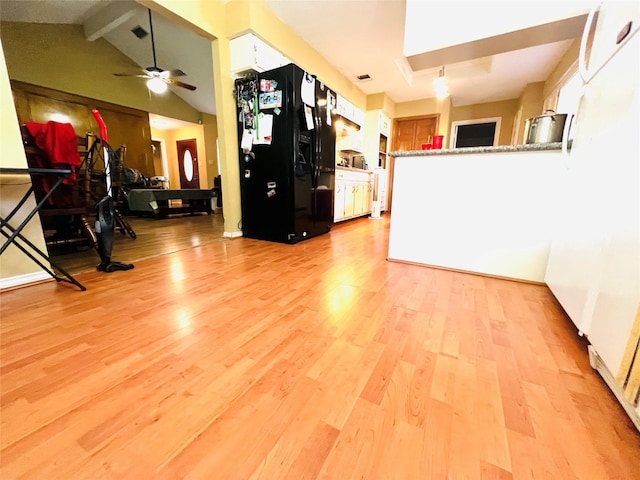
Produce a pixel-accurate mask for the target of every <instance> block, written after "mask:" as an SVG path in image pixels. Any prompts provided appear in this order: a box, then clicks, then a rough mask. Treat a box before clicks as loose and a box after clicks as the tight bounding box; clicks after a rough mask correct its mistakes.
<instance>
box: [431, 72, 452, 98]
mask: <svg viewBox="0 0 640 480" xmlns="http://www.w3.org/2000/svg"><path fill="white" fill-rule="evenodd" d="M433 89H434V90H435V92H436V97H437V98H438V100H442V99H443V98H446V97H447V95H449V82H448V81H447V78H446V77H438V78H436V79H435V80H434V81H433Z"/></svg>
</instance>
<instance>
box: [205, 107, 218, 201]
mask: <svg viewBox="0 0 640 480" xmlns="http://www.w3.org/2000/svg"><path fill="white" fill-rule="evenodd" d="M202 128H203V129H204V149H205V154H206V165H207V178H208V179H209V185H207V186H203V187H202V188H213V179H214V177H216V176H217V175H218V174H219V173H220V172H218V151H217V150H218V149H217V139H218V117H217V116H215V115H208V114H206V113H203V114H202Z"/></svg>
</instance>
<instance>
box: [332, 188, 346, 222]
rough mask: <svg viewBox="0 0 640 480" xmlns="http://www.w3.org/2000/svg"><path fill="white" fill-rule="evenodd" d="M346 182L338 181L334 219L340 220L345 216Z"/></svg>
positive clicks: (335, 220)
mask: <svg viewBox="0 0 640 480" xmlns="http://www.w3.org/2000/svg"><path fill="white" fill-rule="evenodd" d="M346 188H347V186H346V184H345V182H343V181H337V182H336V197H335V201H334V205H333V208H334V211H333V221H334V222H338V221H340V220H342V219H343V218H344V201H345V191H346Z"/></svg>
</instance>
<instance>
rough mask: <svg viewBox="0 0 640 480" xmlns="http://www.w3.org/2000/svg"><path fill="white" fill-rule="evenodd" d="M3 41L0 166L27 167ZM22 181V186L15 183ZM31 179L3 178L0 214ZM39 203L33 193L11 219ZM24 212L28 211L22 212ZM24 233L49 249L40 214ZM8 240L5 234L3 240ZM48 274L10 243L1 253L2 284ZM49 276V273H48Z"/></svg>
mask: <svg viewBox="0 0 640 480" xmlns="http://www.w3.org/2000/svg"><path fill="white" fill-rule="evenodd" d="M2 46H3V45H2V41H1V40H0V166H2V167H5V168H6V167H13V168H26V167H27V158H26V156H25V153H24V149H23V147H22V137H21V136H20V127H19V125H18V117H17V115H16V110H15V107H14V106H13V97H12V95H11V86H10V84H9V75H8V73H7V68H6V64H5V61H4V53H3V50H2ZM15 183H18V185H15ZM30 183H31V180H30V179H29V177H25V176H20V177H6V176H4V175H3V176H2V178H1V179H0V198H1V199H2V201H0V215H2V217H3V218H5V217H6V216H7V215H8V214H9V213H10V212H11V209H12V208H13V206H14V205H16V204H17V203H18V202H19V201H20V199H21V198H22V195H23V194H24V193H25V192H26V190H27V189H28V187H29V185H30ZM34 206H35V201H34V197H33V195H31V198H30V199H29V201H28V202H27V204H26V205H25V206H24V207H23V209H22V210H20V213H19V214H18V215H16V216H15V217H14V220H12V221H11V225H14V226H18V225H19V224H20V223H21V222H22V220H23V219H24V218H25V217H26V213H28V212H29V211H31V209H32V208H33V207H34ZM22 212H24V213H22ZM22 233H23V235H24V236H25V237H27V238H28V239H30V240H31V242H33V243H34V244H35V245H36V246H37V247H38V248H39V249H40V250H42V251H44V252H46V251H47V250H46V246H45V242H44V236H43V234H42V227H41V226H40V220H39V218H38V216H37V215H36V216H35V217H33V219H32V220H31V222H29V224H28V225H27V226H26V227H25V229H24V230H23V232H22ZM2 243H4V237H3V240H2ZM40 273H44V272H43V271H42V270H41V269H40V267H38V266H37V265H36V264H35V263H34V262H33V261H32V260H31V259H29V258H28V257H27V256H26V255H24V254H23V253H22V252H21V251H19V250H18V249H17V248H16V247H14V246H13V245H12V246H10V247H9V248H8V249H7V250H6V251H5V252H4V253H3V254H2V256H0V286H8V285H7V284H6V282H4V281H3V280H5V279H10V278H12V277H20V276H27V277H29V276H33V275H39V274H40ZM44 275H45V276H46V275H47V274H46V273H44Z"/></svg>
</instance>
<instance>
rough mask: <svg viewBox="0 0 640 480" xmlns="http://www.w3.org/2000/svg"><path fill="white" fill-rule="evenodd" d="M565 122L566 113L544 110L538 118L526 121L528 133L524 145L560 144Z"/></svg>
mask: <svg viewBox="0 0 640 480" xmlns="http://www.w3.org/2000/svg"><path fill="white" fill-rule="evenodd" d="M566 121H567V114H566V113H556V112H554V111H553V110H546V111H545V112H544V113H543V114H542V115H540V116H538V117H533V118H529V119H527V123H528V124H529V131H528V133H527V142H526V143H551V142H561V141H562V133H563V132H564V124H565V123H566Z"/></svg>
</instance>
